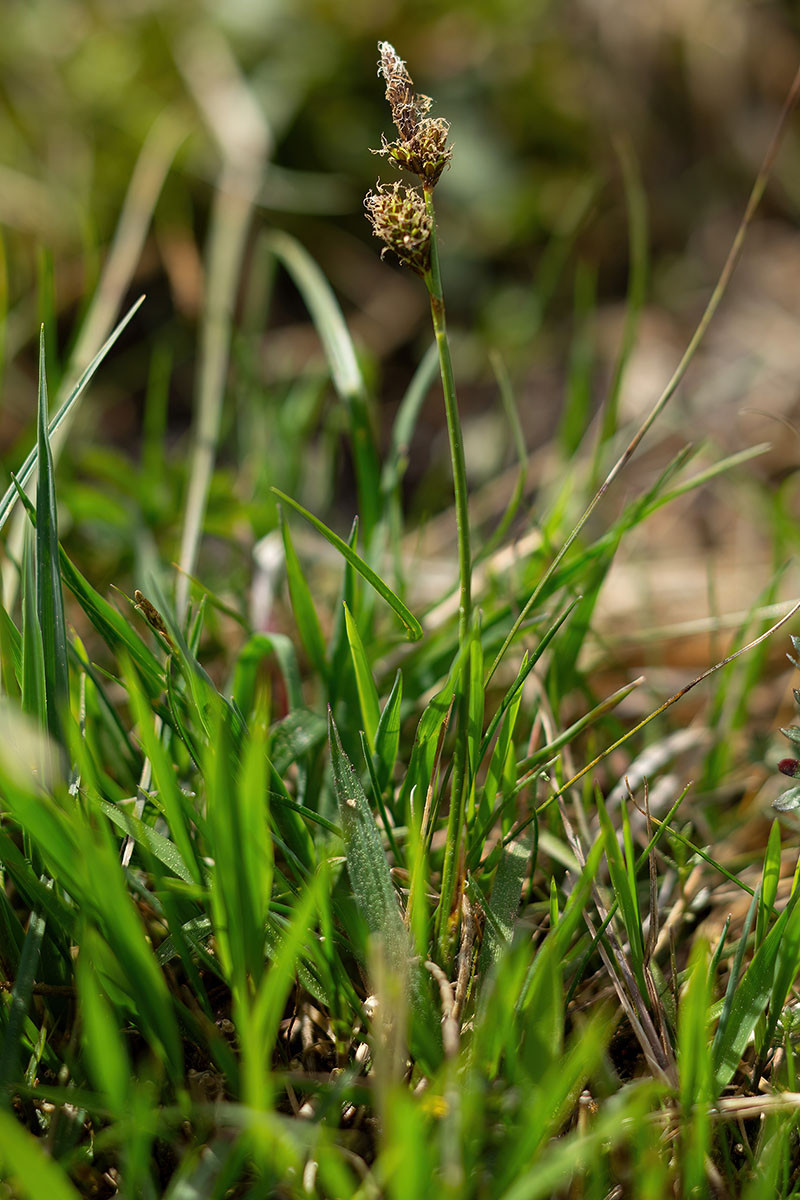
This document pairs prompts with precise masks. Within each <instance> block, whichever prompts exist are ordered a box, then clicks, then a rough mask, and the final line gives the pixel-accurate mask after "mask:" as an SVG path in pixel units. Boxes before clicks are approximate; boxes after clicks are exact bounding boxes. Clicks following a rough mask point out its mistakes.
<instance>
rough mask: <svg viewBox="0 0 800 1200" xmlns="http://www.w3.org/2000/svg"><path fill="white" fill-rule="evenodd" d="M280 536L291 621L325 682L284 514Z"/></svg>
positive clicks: (317, 635)
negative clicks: (284, 560)
mask: <svg viewBox="0 0 800 1200" xmlns="http://www.w3.org/2000/svg"><path fill="white" fill-rule="evenodd" d="M281 534H282V536H283V550H284V556H285V559H286V578H287V581H288V584H289V597H290V599H291V601H292V611H293V612H294V619H295V622H296V624H297V632H298V634H299V635H300V641H301V642H302V643H303V646H304V648H305V652H306V654H307V655H308V657H309V660H310V661H311V663H312V665H313V667H314V669H315V671H316V672H317V674H318V675H319V676H320V678H321V679H325V678H326V676H327V672H328V664H327V662H326V659H325V639H324V638H323V636H322V629H321V628H320V623H319V617H318V616H317V610H316V608H315V607H314V601H313V599H312V596H311V588H310V587H309V586H308V580H307V579H306V576H305V573H304V571H303V568H302V567H301V566H300V560H299V558H298V557H297V551H296V550H295V548H294V542H293V541H292V535H291V533H290V531H289V526H288V524H287V523H286V521H285V520H284V516H283V513H281Z"/></svg>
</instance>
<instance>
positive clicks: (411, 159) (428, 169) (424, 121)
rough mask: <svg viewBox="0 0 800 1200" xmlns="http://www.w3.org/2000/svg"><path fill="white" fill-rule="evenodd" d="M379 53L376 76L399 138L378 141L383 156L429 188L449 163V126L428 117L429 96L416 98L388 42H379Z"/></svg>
mask: <svg viewBox="0 0 800 1200" xmlns="http://www.w3.org/2000/svg"><path fill="white" fill-rule="evenodd" d="M378 49H379V50H380V53H381V58H380V62H379V64H378V74H379V75H382V76H383V78H384V79H385V80H386V99H387V100H388V101H389V106H390V107H391V110H392V120H393V121H394V123H395V125H396V127H397V132H398V133H399V134H400V137H399V138H398V140H397V141H394V142H389V141H387V140H386V138H385V137H384V138H382V139H381V148H380V150H377V151H376V152H375V153H376V154H383V155H385V156H386V157H387V158H389V159H391V161H392V162H393V163H394V164H395V165H396V166H398V167H404V168H405V170H407V171H410V172H411V174H412V175H416V176H418V178H419V179H420V181H421V182H422V185H423V186H424V187H428V188H432V187H434V186H435V184H436V183H437V181H438V179H439V176H440V175H441V173H442V171H443V170H444V169H445V167H446V166H447V164H448V163H449V161H450V159H451V157H452V154H453V151H452V150H451V149H450V147H449V146H448V145H447V135H448V132H449V130H450V125H449V124H448V122H447V121H445V120H443V119H442V118H441V117H429V116H428V115H427V114H428V112H429V110H430V107H431V103H432V101H431V98H430V96H422V95H417V93H416V92H415V91H414V84H413V80H412V79H411V76H410V75H409V73H408V70H407V68H406V64H405V63H404V62H403V60H402V58H400V56H399V55H398V53H397V51H396V50H395V48H394V46H392V45H390V43H389V42H379V43H378Z"/></svg>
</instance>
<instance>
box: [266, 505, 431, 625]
mask: <svg viewBox="0 0 800 1200" xmlns="http://www.w3.org/2000/svg"><path fill="white" fill-rule="evenodd" d="M271 490H272V491H273V492H274V493H275V495H276V496H277V497H278V498H279V499H280V500H283V501H284V503H285V504H288V505H289V506H290V508H293V509H294V510H295V512H298V513H299V514H300V516H301V517H304V518H305V519H306V521H308V522H309V524H310V525H313V526H314V528H315V529H316V530H317V532H318V533H321V534H322V536H323V537H324V538H325V540H326V541H327V542H330V544H331V546H333V547H334V548H335V549H336V550H338V551H339V553H340V554H341V556H342V558H344V559H345V561H346V562H347V563H349V565H350V566H351V567H352V568H353V570H354V571H357V572H358V574H359V575H360V576H361V578H362V579H365V580H366V581H367V583H368V584H369V585H370V587H372V588H374V590H375V591H376V592H377V593H378V595H379V596H381V597H382V598H383V599H384V600H385V601H386V603H387V604H388V605H389V607H390V608H391V609H392V611H393V612H394V613H396V614H397V616H398V617H399V618H400V620H401V621H402V623H403V624H404V625H405V627H406V630H407V633H408V638H409V640H410V641H412V642H416V641H419V640H420V638H421V637H422V626H421V625H420V623H419V621H418V620H417V618H416V617H415V616H414V615H413V613H411V612H410V611H409V609H408V608H407V607H406V606H405V604H404V603H403V601H402V600H401V599H400V597H399V596H396V595H395V593H394V592H393V591H392V589H391V588H390V587H389V585H388V584H387V583H384V581H383V580H382V579H381V578H380V576H379V575H377V574H376V573H375V571H373V570H372V567H370V566H369V565H368V564H367V563H366V562H364V559H363V558H362V557H361V556H360V555H359V554H356V552H355V550H353V549H352V548H351V547H350V546H348V544H347V542H345V541H343V540H342V538H340V537H339V536H338V534H336V533H334V532H333V530H332V529H328V527H327V525H325V524H323V522H322V521H320V520H319V518H318V517H315V516H313V514H312V513H310V512H309V511H308V509H305V508H303V506H302V505H301V504H298V503H297V501H296V500H292V498H291V497H290V496H287V495H286V494H285V493H284V492H282V491H280V490H279V489H278V488H276V487H274V488H272V489H271Z"/></svg>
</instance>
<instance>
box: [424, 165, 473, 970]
mask: <svg viewBox="0 0 800 1200" xmlns="http://www.w3.org/2000/svg"><path fill="white" fill-rule="evenodd" d="M425 207H426V209H427V211H428V214H429V216H430V218H431V266H430V271H428V273H427V274H426V275H425V286H426V287H427V289H428V295H429V296H430V302H431V318H432V320H433V330H434V334H435V336H436V349H437V352H438V355H439V370H440V372H441V376H442V391H443V393H444V409H445V414H446V417H447V434H448V438H449V442H450V461H451V464H452V470H453V492H454V495H455V508H456V531H457V539H458V575H459V604H458V648H459V651H461V650H462V649H463V647H464V645H465V643H466V641H467V638H468V637H469V636H470V625H471V619H472V594H471V579H472V555H471V552H470V541H469V508H468V495H467V471H466V464H465V461H464V438H463V434H462V430H461V419H460V417H459V413H458V401H457V399H456V385H455V379H454V377H453V362H452V359H451V357H450V343H449V341H448V340H447V322H446V318H445V307H444V295H443V292H442V276H441V272H440V269H439V250H438V246H437V241H436V214H435V212H434V207H433V189H432V188H425ZM457 687H458V714H459V720H458V731H457V736H456V747H455V754H454V758H453V772H452V777H451V787H450V812H449V815H448V818H447V841H446V843H445V851H444V864H443V867H442V887H441V896H440V900H439V907H438V909H437V913H436V937H437V941H438V945H439V953H440V956H441V958H442V960H443V961H444V960H445V959H446V957H447V952H448V943H449V940H450V936H449V929H448V918H449V915H450V913H451V911H452V909H453V901H454V898H455V890H456V866H457V863H458V861H459V857H460V851H461V839H462V835H463V828H464V812H465V805H466V791H467V778H468V771H467V718H468V713H469V667H468V662H467V660H466V659H465V661H464V666H463V667H462V668H461V673H460V679H459V680H458V683H457Z"/></svg>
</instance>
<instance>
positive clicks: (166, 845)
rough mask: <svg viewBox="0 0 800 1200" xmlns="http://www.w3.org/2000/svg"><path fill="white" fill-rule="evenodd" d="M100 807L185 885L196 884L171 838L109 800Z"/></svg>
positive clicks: (110, 819)
mask: <svg viewBox="0 0 800 1200" xmlns="http://www.w3.org/2000/svg"><path fill="white" fill-rule="evenodd" d="M99 805H100V808H102V810H103V812H104V813H105V814H106V816H107V817H108V819H109V821H111V822H112V823H113V824H114V825H116V826H117V828H118V829H121V830H122V831H123V832H124V833H126V834H127V835H128V836H129V837H131V838H133V840H134V842H141V844H142V845H143V846H145V847H146V848H147V849H148V850H149V851H150V853H151V854H152V855H153V857H154V858H157V859H158V861H159V862H161V863H163V864H164V866H165V867H167V869H168V870H170V871H172V873H173V875H177V877H178V878H179V879H183V880H184V882H185V883H192V884H193V883H194V882H195V879H194V877H193V875H192V873H191V871H190V870H189V868H188V867H187V865H186V863H185V862H184V861H183V858H182V856H181V853H180V851H179V850H178V848H177V846H176V845H175V843H174V842H171V841H170V840H169V838H166V837H164V835H163V833H159V832H158V830H157V829H152V828H151V827H150V826H149V825H145V823H144V821H140V820H139V819H138V818H137V817H135V816H134V815H133V813H130V812H127V811H126V810H125V809H123V808H119V807H118V806H117V805H116V804H109V802H108V801H107V800H100V801H99Z"/></svg>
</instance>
